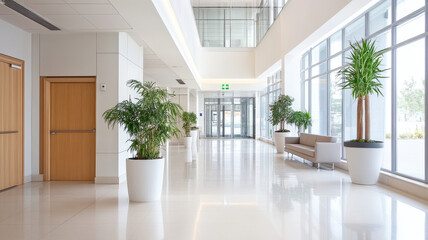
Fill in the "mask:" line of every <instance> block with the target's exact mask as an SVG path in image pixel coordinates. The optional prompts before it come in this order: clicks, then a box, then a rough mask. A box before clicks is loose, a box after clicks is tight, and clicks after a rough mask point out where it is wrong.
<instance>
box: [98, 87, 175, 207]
mask: <svg viewBox="0 0 428 240" xmlns="http://www.w3.org/2000/svg"><path fill="white" fill-rule="evenodd" d="M127 85H128V86H129V87H130V88H131V89H133V90H135V91H136V92H137V94H138V97H136V98H135V99H134V101H132V100H131V99H129V100H125V101H122V102H120V103H118V104H117V105H116V106H114V107H113V108H111V109H109V110H107V111H105V112H104V114H103V117H104V119H105V121H106V122H107V124H108V126H109V127H114V126H115V125H121V126H122V127H123V128H124V130H125V131H126V132H127V133H128V134H129V137H130V139H129V140H128V141H129V142H130V143H131V144H130V147H129V151H131V152H132V153H133V154H134V157H133V158H128V159H127V160H126V178H127V185H128V194H129V200H130V201H137V202H145V201H156V200H159V199H160V197H161V193H162V183H163V173H164V164H165V160H164V158H163V157H162V156H160V147H161V146H162V145H164V144H165V143H166V142H167V141H168V139H170V138H172V137H173V136H175V137H178V136H179V135H180V129H179V128H178V126H177V120H178V118H179V117H180V116H181V113H182V108H181V107H180V106H179V105H178V104H175V103H173V102H171V101H170V98H171V97H173V96H174V95H173V94H170V93H168V91H167V90H165V89H160V88H159V87H157V86H156V85H155V83H153V82H145V83H144V84H143V83H141V82H139V81H137V80H130V81H128V83H127Z"/></svg>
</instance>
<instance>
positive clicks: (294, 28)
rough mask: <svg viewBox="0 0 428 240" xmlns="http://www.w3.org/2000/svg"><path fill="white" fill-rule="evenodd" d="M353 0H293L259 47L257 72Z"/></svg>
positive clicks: (262, 70) (259, 72) (267, 66)
mask: <svg viewBox="0 0 428 240" xmlns="http://www.w3.org/2000/svg"><path fill="white" fill-rule="evenodd" d="M350 2H351V0H329V1H313V0H289V1H288V2H287V4H286V5H285V7H284V9H283V10H282V12H281V14H280V15H279V18H278V19H277V20H276V21H275V23H274V24H273V25H272V26H271V27H270V29H269V31H268V32H267V34H266V36H265V37H264V39H263V40H262V41H261V42H260V43H259V45H258V46H257V48H256V51H255V65H256V67H255V72H256V75H257V76H258V75H260V74H261V73H263V72H264V71H265V70H266V69H267V68H269V67H270V66H271V65H273V64H274V63H275V62H277V61H278V60H279V59H281V58H282V57H283V56H285V55H286V54H288V53H289V52H290V51H291V50H292V49H294V48H295V47H296V46H297V45H299V44H300V43H301V42H303V40H305V39H306V38H307V37H309V35H311V34H312V33H313V32H315V31H316V30H317V29H318V28H319V27H321V26H322V25H323V24H324V23H326V22H327V21H328V20H329V19H330V18H332V17H333V16H334V15H335V14H336V13H337V12H339V11H340V10H341V9H342V8H344V7H345V6H346V5H347V4H348V3H350ZM338 24H340V22H339V23H338Z"/></svg>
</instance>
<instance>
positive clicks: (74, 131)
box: [51, 128, 96, 135]
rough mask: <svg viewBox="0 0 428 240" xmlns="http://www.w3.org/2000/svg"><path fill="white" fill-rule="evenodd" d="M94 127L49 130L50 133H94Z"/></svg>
mask: <svg viewBox="0 0 428 240" xmlns="http://www.w3.org/2000/svg"><path fill="white" fill-rule="evenodd" d="M95 132H96V129H95V128H94V129H92V130H51V135H55V134H57V133H95Z"/></svg>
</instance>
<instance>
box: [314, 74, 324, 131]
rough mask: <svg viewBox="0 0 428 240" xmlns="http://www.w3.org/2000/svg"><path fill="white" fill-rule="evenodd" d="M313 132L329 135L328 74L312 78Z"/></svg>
mask: <svg viewBox="0 0 428 240" xmlns="http://www.w3.org/2000/svg"><path fill="white" fill-rule="evenodd" d="M311 98H312V99H311V112H312V113H311V116H312V129H311V133H314V134H321V135H327V76H326V75H324V76H321V77H317V78H314V79H312V92H311Z"/></svg>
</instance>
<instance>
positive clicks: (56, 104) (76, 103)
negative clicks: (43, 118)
mask: <svg viewBox="0 0 428 240" xmlns="http://www.w3.org/2000/svg"><path fill="white" fill-rule="evenodd" d="M62 80H66V79H62ZM70 80H73V79H70ZM49 95H50V104H49V105H50V109H49V112H50V119H49V122H50V124H49V125H50V130H49V133H50V141H49V142H50V146H49V149H50V157H49V159H50V180H90V181H92V180H94V178H95V83H94V82H51V83H50V94H49Z"/></svg>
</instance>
